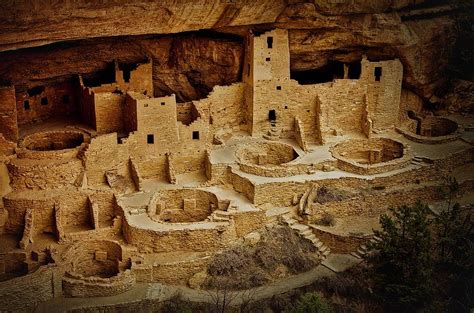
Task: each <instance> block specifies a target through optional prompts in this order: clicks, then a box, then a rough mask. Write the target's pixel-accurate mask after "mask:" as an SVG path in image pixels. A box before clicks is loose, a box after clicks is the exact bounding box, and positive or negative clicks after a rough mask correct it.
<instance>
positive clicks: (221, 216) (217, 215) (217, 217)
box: [207, 210, 231, 222]
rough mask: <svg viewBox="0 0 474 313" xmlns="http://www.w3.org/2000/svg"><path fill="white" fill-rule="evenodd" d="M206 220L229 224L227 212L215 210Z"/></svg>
mask: <svg viewBox="0 0 474 313" xmlns="http://www.w3.org/2000/svg"><path fill="white" fill-rule="evenodd" d="M207 219H208V220H209V221H210V222H230V219H231V214H230V212H227V211H222V210H215V211H214V212H212V214H211V215H210V216H209V217H208V218H207Z"/></svg>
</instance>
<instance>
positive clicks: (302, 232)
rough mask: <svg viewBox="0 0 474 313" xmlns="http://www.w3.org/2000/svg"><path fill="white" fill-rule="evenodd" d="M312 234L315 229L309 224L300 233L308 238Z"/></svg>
mask: <svg viewBox="0 0 474 313" xmlns="http://www.w3.org/2000/svg"><path fill="white" fill-rule="evenodd" d="M312 234H313V231H312V230H311V229H310V228H309V226H308V229H306V230H303V231H300V235H302V236H304V237H306V238H307V237H308V236H310V235H312Z"/></svg>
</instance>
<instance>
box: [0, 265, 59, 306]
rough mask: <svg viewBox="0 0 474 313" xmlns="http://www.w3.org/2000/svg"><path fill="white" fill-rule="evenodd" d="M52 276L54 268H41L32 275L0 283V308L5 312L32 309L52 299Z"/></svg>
mask: <svg viewBox="0 0 474 313" xmlns="http://www.w3.org/2000/svg"><path fill="white" fill-rule="evenodd" d="M54 275H55V273H54V267H50V266H42V267H40V268H39V269H38V270H37V271H35V272H34V273H32V274H29V275H26V276H21V277H17V278H13V279H11V280H8V281H4V282H0V307H1V308H2V310H7V311H9V310H12V311H17V310H18V308H22V309H28V308H30V309H33V308H34V305H36V304H37V303H40V302H44V301H48V300H50V299H52V298H53V296H54V283H53V280H54ZM32 295H34V297H32Z"/></svg>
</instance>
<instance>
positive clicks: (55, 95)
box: [16, 81, 79, 125]
mask: <svg viewBox="0 0 474 313" xmlns="http://www.w3.org/2000/svg"><path fill="white" fill-rule="evenodd" d="M77 87H78V85H77V83H75V82H72V81H71V82H62V83H57V84H55V85H54V86H38V87H35V88H32V89H30V90H28V91H25V92H17V93H16V106H17V112H18V124H19V125H22V124H27V123H32V122H37V121H42V120H45V119H47V118H49V117H51V116H60V117H65V116H66V117H67V116H69V117H76V115H77V113H78V111H79V108H78V101H77Z"/></svg>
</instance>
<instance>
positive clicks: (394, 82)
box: [360, 59, 403, 130]
mask: <svg viewBox="0 0 474 313" xmlns="http://www.w3.org/2000/svg"><path fill="white" fill-rule="evenodd" d="M361 65H362V72H361V76H360V80H361V83H364V84H367V95H366V100H367V104H368V111H369V116H370V118H371V120H372V122H373V128H374V129H375V130H384V129H387V128H393V127H394V125H397V123H398V114H399V110H400V94H401V91H402V78H403V66H402V63H401V62H400V61H399V60H398V59H396V60H390V61H380V62H368V61H367V60H365V59H364V60H362V64H361Z"/></svg>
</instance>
